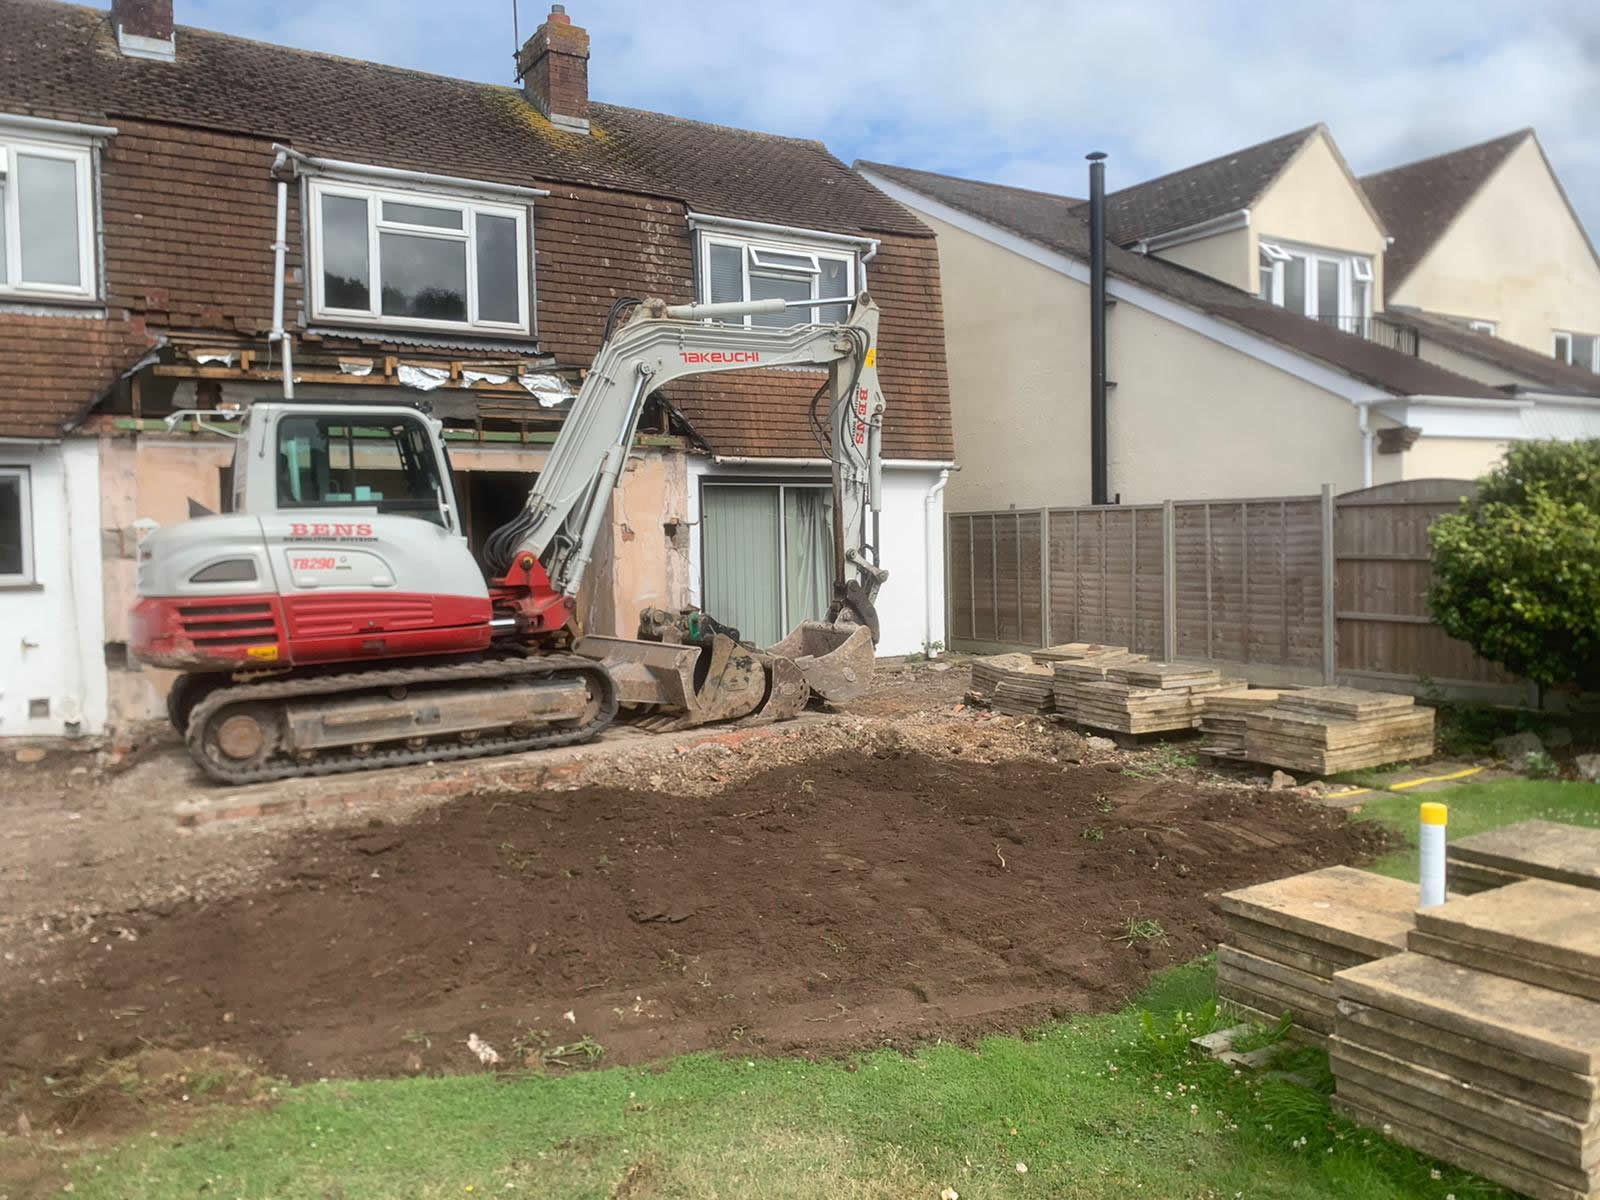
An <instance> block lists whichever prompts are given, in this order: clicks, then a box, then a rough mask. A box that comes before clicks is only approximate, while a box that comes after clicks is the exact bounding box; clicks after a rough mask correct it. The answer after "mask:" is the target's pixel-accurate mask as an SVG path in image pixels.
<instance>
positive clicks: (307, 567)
mask: <svg viewBox="0 0 1600 1200" xmlns="http://www.w3.org/2000/svg"><path fill="white" fill-rule="evenodd" d="M797 306H803V307H805V308H813V307H815V301H804V302H798V301H784V300H758V301H751V302H747V303H715V304H677V305H674V304H668V303H666V302H665V301H662V300H659V299H647V300H636V299H632V298H628V299H624V300H619V301H618V302H617V304H616V305H614V306H613V308H612V311H611V315H610V318H609V319H608V321H607V327H606V333H605V336H604V338H603V341H602V344H601V347H600V349H599V351H598V353H597V354H596V355H595V358H594V360H593V362H592V364H591V365H590V367H589V370H588V372H587V374H586V375H585V376H584V379H583V382H582V385H581V387H580V388H579V390H578V393H577V395H576V397H575V398H574V400H573V401H572V405H571V408H570V410H569V411H568V413H567V415H566V419H565V420H564V422H563V423H562V425H561V429H560V432H559V434H558V435H557V437H556V439H555V442H554V443H553V444H552V446H551V448H550V452H549V456H548V459H547V461H546V464H545V467H544V469H543V470H542V471H541V472H540V473H539V475H538V477H537V480H536V482H535V484H534V486H533V488H532V490H531V491H530V492H529V494H528V497H527V501H526V503H525V504H524V506H523V507H522V508H521V509H520V510H519V512H518V513H517V515H516V516H515V517H514V518H513V519H512V520H510V521H509V522H507V523H506V524H505V525H503V526H502V527H500V528H499V529H497V530H495V531H494V532H493V533H492V534H491V535H490V536H489V537H488V538H487V539H485V541H484V543H483V547H482V551H481V559H482V561H481V562H480V561H478V557H475V556H474V554H473V552H472V550H471V549H470V548H469V546H468V542H467V538H466V537H465V535H464V532H463V519H462V512H461V509H460V507H459V506H458V504H457V501H456V497H455V494H454V489H453V487H452V483H451V474H450V465H449V458H448V455H447V452H446V447H445V440H444V435H443V424H442V422H440V421H439V420H437V419H435V418H434V417H432V416H431V414H430V413H429V412H427V411H426V410H425V408H419V407H409V406H403V405H394V406H376V405H363V404H357V403H339V402H326V401H321V402H317V403H302V402H295V401H292V400H285V401H282V402H280V401H277V400H271V401H265V400H263V401H257V402H255V403H253V404H251V405H250V406H249V407H248V408H247V409H244V410H243V411H242V412H239V411H234V412H228V411H222V410H218V409H207V410H190V411H185V412H178V413H174V414H173V415H172V416H171V417H169V418H168V423H169V425H172V426H174V427H175V426H176V424H177V423H178V422H179V421H182V420H185V419H188V420H190V421H193V422H194V423H195V425H196V426H198V427H199V428H202V429H205V430H208V431H211V432H215V433H220V434H223V435H225V436H228V437H232V438H233V439H234V443H235V444H234V455H233V495H232V501H233V503H232V511H231V512H228V513H223V514H207V515H201V516H192V517H191V518H190V519H188V520H186V521H182V522H179V523H178V524H175V525H172V526H169V527H166V528H158V529H156V530H154V531H153V532H151V533H150V534H148V535H147V536H146V537H145V538H144V540H143V541H142V542H141V543H140V545H139V550H138V596H137V600H136V603H135V606H134V608H133V613H132V621H131V624H132V635H131V643H130V649H131V650H132V652H133V654H134V655H135V657H136V658H137V659H138V660H139V661H140V662H143V663H146V664H149V665H151V666H157V667H165V668H170V669H174V670H176V671H178V672H180V674H179V675H178V677H177V679H176V682H175V683H174V684H173V687H172V689H171V691H170V693H169V694H168V698H167V712H168V716H169V717H170V719H171V721H172V724H173V726H174V727H175V728H176V729H177V730H178V731H179V733H180V734H181V735H182V736H183V737H184V740H185V742H186V744H187V746H188V749H189V752H190V754H191V755H192V756H193V758H194V760H195V762H196V763H198V764H199V766H200V767H201V769H202V770H203V771H205V773H206V774H208V775H210V776H211V777H212V778H213V779H216V780H218V781H220V782H224V783H229V784H241V783H254V782H260V781H265V780H272V779H283V778H289V777H295V776H315V775H328V774H334V773H338V772H344V771H352V770H360V769H364V768H372V767H380V766H395V765H403V764H408V763H420V762H436V761H446V760H454V759H465V758H474V757H478V756H483V755H490V754H505V753H512V752H517V751H526V750H537V749H542V748H546V747H552V746H561V745H568V744H572V743H576V742H583V741H587V740H588V739H590V738H593V737H595V736H596V735H597V734H599V733H600V732H601V731H602V730H603V729H605V728H606V726H607V725H608V724H609V723H610V722H611V721H612V719H613V718H614V717H615V716H616V715H617V713H618V711H619V709H622V708H627V709H628V710H630V711H631V712H636V713H638V714H640V715H641V716H642V717H644V718H646V719H648V720H649V721H650V722H653V723H654V724H655V726H656V727H665V728H672V727H684V726H691V725H698V724H704V723H707V722H712V721H727V720H734V719H738V718H742V717H752V718H763V719H772V720H777V719H783V718H787V717H792V716H794V715H795V714H797V713H798V712H799V711H801V709H803V708H804V707H805V706H806V704H807V703H808V702H809V701H810V700H811V699H812V698H817V699H820V700H823V701H827V702H829V703H833V704H841V703H844V702H846V701H848V700H849V699H851V698H852V697H854V696H856V695H858V694H860V692H861V691H863V690H864V689H865V688H866V687H867V685H868V683H869V682H870V679H871V674H872V667H873V659H874V646H875V644H876V642H877V637H878V618H877V612H876V608H875V601H876V598H877V594H878V589H879V587H880V586H881V585H882V583H883V582H884V580H885V579H886V578H887V574H886V572H885V571H884V570H883V568H882V567H881V565H879V563H878V561H877V558H878V549H877V546H876V545H875V544H874V541H873V540H872V539H871V537H870V536H869V535H870V534H871V532H872V529H871V527H870V526H869V514H876V513H877V512H878V511H879V509H880V506H881V492H882V481H881V462H882V459H881V450H880V439H881V431H882V427H883V413H884V407H885V404H884V398H883V393H882V391H881V389H880V388H879V384H878V373H877V367H876V362H877V338H878V308H877V306H876V305H875V304H874V303H873V301H872V298H871V297H870V296H869V295H867V293H865V292H862V293H861V294H860V295H858V296H857V297H855V299H854V301H853V302H852V304H851V310H850V313H849V315H848V317H847V319H845V320H844V321H841V322H838V323H831V324H795V325H789V326H776V325H770V324H762V323H757V322H751V323H750V324H746V323H745V320H744V318H745V317H746V316H752V315H754V316H763V317H766V318H768V319H769V320H771V319H772V318H773V317H774V316H775V315H776V314H779V313H782V312H784V311H785V310H786V309H788V308H793V307H797ZM783 366H824V367H826V368H827V369H828V379H827V381H826V382H825V383H824V384H823V385H822V387H820V388H819V389H818V390H817V392H816V394H815V395H814V396H813V397H812V401H811V412H810V419H811V424H812V427H813V431H814V432H815V434H816V436H817V440H818V443H819V445H820V446H821V447H822V448H823V451H824V454H825V456H826V459H827V460H828V461H829V462H830V463H831V466H832V500H833V503H832V526H833V528H832V534H833V537H832V542H833V564H832V566H833V588H832V592H833V595H832V601H831V603H830V605H829V607H828V610H827V613H826V617H825V619H822V620H816V621H807V622H803V623H802V624H801V625H800V626H799V627H798V628H796V629H795V630H794V631H793V632H792V633H790V634H789V635H788V636H787V637H785V638H784V639H783V640H782V641H781V642H779V643H778V644H777V645H775V646H772V647H769V648H766V649H761V648H757V647H755V646H753V645H750V644H748V643H745V642H743V641H741V640H739V637H738V632H737V630H735V629H732V628H730V627H729V626H727V625H724V624H723V623H721V622H719V621H718V620H716V619H715V617H713V616H711V615H710V614H707V613H704V612H702V611H699V610H684V611H682V612H669V611H663V610H656V609H647V610H645V612H643V613H641V615H640V626H639V636H638V637H637V638H631V639H630V638H622V637H611V636H603V635H598V634H583V633H581V632H580V631H579V629H578V621H577V608H578V605H577V598H578V593H579V588H580V587H581V586H582V584H583V581H584V577H585V573H586V572H587V570H588V569H589V567H590V566H591V563H592V561H593V558H594V555H595V552H596V546H597V544H598V542H599V540H600V534H601V531H602V527H603V526H602V523H603V521H604V518H605V514H606V509H607V506H608V504H609V503H610V498H611V494H612V491H613V489H614V488H615V487H616V484H617V480H618V478H619V477H620V475H621V472H622V470H623V466H624V463H625V462H626V460H627V457H628V454H629V452H630V450H631V448H632V446H633V443H634V440H635V437H636V435H637V431H638V427H639V420H640V416H641V414H642V413H643V411H644V408H645V403H646V401H647V399H648V398H649V396H650V395H651V394H652V393H653V392H655V391H656V390H657V389H659V388H661V387H662V386H664V385H666V384H668V383H670V382H672V381H673V380H676V379H681V378H684V377H687V376H694V375H703V374H707V373H711V372H720V371H738V370H747V369H752V368H766V367H783ZM872 524H873V525H875V522H872Z"/></svg>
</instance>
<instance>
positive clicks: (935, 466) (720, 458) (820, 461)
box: [711, 454, 956, 471]
mask: <svg viewBox="0 0 1600 1200" xmlns="http://www.w3.org/2000/svg"><path fill="white" fill-rule="evenodd" d="M711 461H712V462H714V463H716V464H717V466H719V467H827V466H831V465H832V464H831V463H830V462H829V461H828V460H827V459H825V458H759V457H757V456H756V455H753V454H713V455H712V456H711ZM883 465H884V466H885V467H892V468H894V469H896V470H908V471H913V470H924V471H953V470H955V469H956V464H955V462H954V461H953V460H949V459H932V458H886V459H884V460H883Z"/></svg>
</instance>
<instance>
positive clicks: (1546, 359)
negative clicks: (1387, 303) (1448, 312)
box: [1383, 309, 1600, 396]
mask: <svg viewBox="0 0 1600 1200" xmlns="http://www.w3.org/2000/svg"><path fill="white" fill-rule="evenodd" d="M1383 318H1384V320H1385V321H1387V322H1388V323H1389V324H1391V325H1409V326H1411V327H1412V328H1414V329H1415V330H1416V331H1417V332H1418V333H1419V334H1420V335H1421V336H1422V338H1423V339H1424V340H1425V341H1433V342H1438V343H1439V344H1440V345H1441V346H1447V347H1449V348H1450V349H1452V350H1456V351H1459V352H1460V353H1462V354H1465V355H1468V356H1470V357H1472V358H1476V359H1478V360H1479V361H1480V362H1485V363H1488V364H1489V365H1490V366H1493V367H1498V368H1499V369H1501V370H1503V371H1505V372H1506V373H1507V374H1508V375H1518V376H1521V377H1523V378H1525V379H1531V380H1533V381H1534V382H1535V383H1536V384H1537V385H1538V386H1539V387H1543V388H1548V389H1549V390H1550V391H1552V392H1561V393H1565V394H1568V395H1578V396H1600V375H1597V374H1595V373H1594V372H1593V371H1589V370H1585V369H1584V368H1583V367H1574V366H1569V365H1568V364H1567V363H1564V362H1560V361H1558V360H1557V359H1555V358H1554V357H1552V356H1551V355H1549V354H1541V353H1539V352H1538V351H1537V350H1529V349H1528V348H1527V347H1526V346H1519V345H1517V344H1516V343H1515V342H1508V341H1506V340H1505V339H1504V338H1498V337H1495V336H1494V335H1493V334H1488V333H1474V332H1473V331H1472V330H1470V329H1468V328H1466V327H1465V326H1463V325H1459V324H1457V323H1456V322H1454V321H1447V320H1444V319H1443V318H1441V317H1436V316H1433V315H1431V314H1428V313H1419V312H1415V311H1411V310H1408V309H1390V310H1389V311H1387V312H1385V313H1384V314H1383ZM1507 382H1508V383H1509V382H1510V380H1507Z"/></svg>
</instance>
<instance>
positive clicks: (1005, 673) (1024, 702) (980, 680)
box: [971, 654, 1055, 716]
mask: <svg viewBox="0 0 1600 1200" xmlns="http://www.w3.org/2000/svg"><path fill="white" fill-rule="evenodd" d="M971 690H972V693H973V695H975V696H977V697H979V698H980V699H984V700H987V701H989V703H990V704H992V705H993V706H994V708H995V709H996V710H998V711H1000V712H1004V713H1011V714H1013V715H1015V716H1036V715H1038V714H1040V713H1048V712H1051V711H1053V710H1054V709H1055V676H1054V674H1053V673H1052V672H1051V670H1050V668H1049V667H1048V666H1044V665H1041V664H1040V663H1036V662H1034V661H1033V657H1032V656H1031V655H1027V654H992V655H990V656H989V657H987V658H975V659H973V660H972V684H971Z"/></svg>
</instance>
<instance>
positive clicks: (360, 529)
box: [356, 521, 372, 537]
mask: <svg viewBox="0 0 1600 1200" xmlns="http://www.w3.org/2000/svg"><path fill="white" fill-rule="evenodd" d="M356 536H357V537H371V536H372V526H371V525H369V524H368V523H367V522H365V521H363V522H361V524H359V525H357V526H356Z"/></svg>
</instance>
